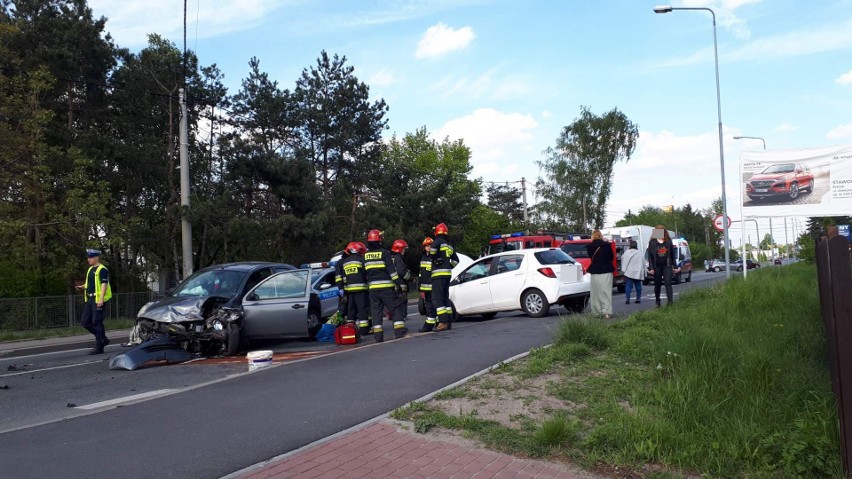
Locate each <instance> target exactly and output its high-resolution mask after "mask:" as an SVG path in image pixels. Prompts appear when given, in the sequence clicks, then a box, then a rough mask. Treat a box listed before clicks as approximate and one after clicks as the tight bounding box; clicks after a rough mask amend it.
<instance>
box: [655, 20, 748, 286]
mask: <svg viewBox="0 0 852 479" xmlns="http://www.w3.org/2000/svg"><path fill="white" fill-rule="evenodd" d="M674 10H706V11H708V12H710V15H712V16H713V57H714V59H715V64H716V110H717V112H718V115H719V165H720V167H721V168H722V215H723V216H724V217H725V218H724V220H723V221H722V231H723V233H724V236H725V264H726V265H728V264H731V248H730V245H729V243H730V236H729V235H728V200H727V195H726V193H725V147H724V145H723V143H722V94H721V93H720V89H719V49H718V47H717V46H716V12H714V11H713V10H712V9H710V8H706V7H672V6H671V5H662V6H658V7H654V13H669V12H672V11H674ZM725 276H726V277H727V278H729V279H730V277H731V269H730V268H725Z"/></svg>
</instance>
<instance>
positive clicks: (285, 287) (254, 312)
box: [136, 263, 322, 356]
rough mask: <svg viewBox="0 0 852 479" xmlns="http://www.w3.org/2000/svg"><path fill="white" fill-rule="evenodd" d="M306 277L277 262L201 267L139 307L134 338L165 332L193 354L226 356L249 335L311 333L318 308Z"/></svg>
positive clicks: (317, 320)
mask: <svg viewBox="0 0 852 479" xmlns="http://www.w3.org/2000/svg"><path fill="white" fill-rule="evenodd" d="M285 273H286V274H285ZM310 278H311V274H310V270H297V269H295V268H294V267H293V266H291V265H288V264H281V263H230V264H225V265H218V266H211V267H209V268H204V269H202V270H200V271H198V272H196V273H195V274H193V275H192V276H190V277H189V278H188V279H187V280H186V281H184V282H183V283H181V284H180V285H179V286H178V287H177V288H175V289H174V290H173V291H172V292H170V293H169V295H168V296H166V297H164V298H162V299H160V300H157V301H153V302H151V303H148V304H146V305H145V306H143V307H142V309H141V310H139V313H138V315H137V316H138V317H137V320H136V323H137V334H138V340H139V341H140V342H145V341H148V340H150V339H154V338H162V337H167V338H170V339H171V340H174V341H177V342H179V343H180V344H181V347H182V348H183V349H185V350H186V351H187V352H189V353H192V354H199V355H203V356H231V355H234V354H236V353H237V352H238V351H239V349H240V346H241V345H243V344H244V343H245V342H246V341H248V340H250V339H261V338H291V337H307V336H313V335H315V334H316V332H317V330H319V328H320V327H321V326H322V321H321V319H322V318H321V316H322V309H321V304H320V301H319V298H318V297H317V295H316V294H314V293H313V292H312V291H311V289H310V287H309V280H310Z"/></svg>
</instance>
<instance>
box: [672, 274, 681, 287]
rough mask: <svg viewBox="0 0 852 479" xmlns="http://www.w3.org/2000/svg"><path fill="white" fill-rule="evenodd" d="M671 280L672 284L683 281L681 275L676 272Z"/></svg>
mask: <svg viewBox="0 0 852 479" xmlns="http://www.w3.org/2000/svg"><path fill="white" fill-rule="evenodd" d="M672 280H673V281H674V284H680V283H681V282H683V275H682V274H681V273H677V274H675V276H674V278H672Z"/></svg>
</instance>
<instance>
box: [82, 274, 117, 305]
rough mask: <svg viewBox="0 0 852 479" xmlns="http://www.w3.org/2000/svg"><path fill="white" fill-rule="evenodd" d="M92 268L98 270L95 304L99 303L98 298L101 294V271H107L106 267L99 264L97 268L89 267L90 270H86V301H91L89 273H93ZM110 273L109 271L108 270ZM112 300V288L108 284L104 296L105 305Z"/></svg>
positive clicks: (84, 288) (84, 289)
mask: <svg viewBox="0 0 852 479" xmlns="http://www.w3.org/2000/svg"><path fill="white" fill-rule="evenodd" d="M92 268H97V269H96V270H95V302H96V303H97V302H98V296H99V295H100V294H101V270H102V269H106V266H104V265H102V264H99V265H97V266H89V269H88V270H86V282H85V283H84V284H83V298H85V300H86V301H88V300H89V296H88V294H89V273H91V272H92ZM107 271H109V270H107ZM110 298H112V287H111V286H110V285H109V282H107V287H106V293H105V294H104V299H103V301H104V303H106V302H107V301H109V300H110Z"/></svg>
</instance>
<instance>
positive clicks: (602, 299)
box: [586, 230, 615, 319]
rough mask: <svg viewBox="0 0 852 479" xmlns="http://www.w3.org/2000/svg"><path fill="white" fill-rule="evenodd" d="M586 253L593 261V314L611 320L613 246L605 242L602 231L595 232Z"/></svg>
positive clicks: (613, 269)
mask: <svg viewBox="0 0 852 479" xmlns="http://www.w3.org/2000/svg"><path fill="white" fill-rule="evenodd" d="M586 251H588V252H589V257H590V258H591V259H592V261H591V263H590V264H589V269H588V272H589V274H590V275H591V278H592V284H591V287H592V292H591V296H592V312H593V313H594V314H597V315H601V316H603V318H604V319H611V318H612V275H613V273H614V272H615V266H614V265H613V264H612V261H613V259H614V256H613V253H612V244H611V243H610V242H609V241H604V239H603V234H601V230H595V231H594V232H592V242H591V243H589V244H588V245H586Z"/></svg>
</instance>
